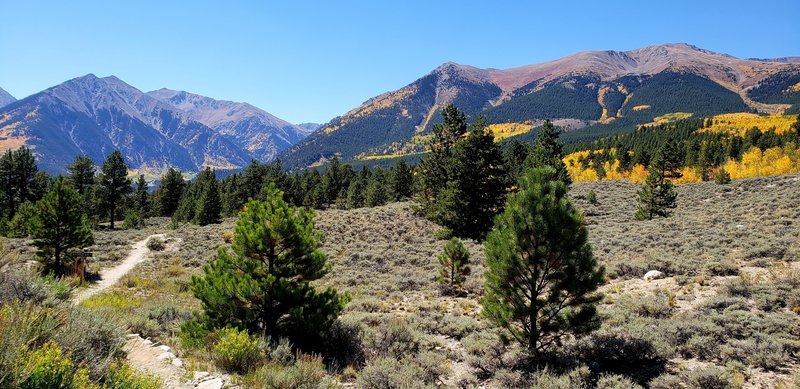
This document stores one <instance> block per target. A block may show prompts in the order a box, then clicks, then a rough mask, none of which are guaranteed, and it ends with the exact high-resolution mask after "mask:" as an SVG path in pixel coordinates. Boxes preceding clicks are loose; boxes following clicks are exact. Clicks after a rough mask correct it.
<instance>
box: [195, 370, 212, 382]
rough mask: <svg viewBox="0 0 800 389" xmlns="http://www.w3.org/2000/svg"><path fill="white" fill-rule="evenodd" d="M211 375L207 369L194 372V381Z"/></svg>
mask: <svg viewBox="0 0 800 389" xmlns="http://www.w3.org/2000/svg"><path fill="white" fill-rule="evenodd" d="M209 375H210V374H208V372H207V371H196V372H194V378H193V380H194V381H201V380H202V379H203V378H206V377H208V376H209Z"/></svg>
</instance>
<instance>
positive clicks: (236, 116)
mask: <svg viewBox="0 0 800 389" xmlns="http://www.w3.org/2000/svg"><path fill="white" fill-rule="evenodd" d="M147 94H148V95H149V96H152V97H154V98H156V99H158V100H160V101H163V102H165V103H167V104H169V105H171V106H172V107H174V108H177V109H179V110H181V111H183V112H185V113H186V114H187V115H188V117H189V118H190V119H191V120H194V121H197V122H200V123H202V124H205V125H206V126H208V127H209V128H211V129H213V130H214V131H216V132H217V133H219V134H222V135H225V136H227V137H228V138H230V139H231V140H233V142H234V143H235V144H236V145H237V146H238V147H239V148H242V149H244V150H247V151H248V152H250V153H251V154H252V155H253V156H254V157H255V158H256V159H257V160H260V161H270V160H272V159H274V158H275V156H276V155H277V154H278V152H280V151H283V150H284V149H286V148H288V147H289V146H291V145H293V144H295V143H297V142H298V141H300V140H301V139H303V138H305V137H306V135H308V133H309V132H308V131H306V130H305V129H304V128H301V127H299V126H295V125H294V124H291V123H289V122H287V121H285V120H282V119H279V118H277V117H275V116H273V115H272V114H270V113H269V112H266V111H264V110H262V109H259V108H256V107H254V106H252V105H250V104H247V103H235V102H232V101H224V100H214V99H212V98H210V97H205V96H200V95H196V94H192V93H188V92H183V91H174V90H170V89H159V90H157V91H152V92H148V93H147Z"/></svg>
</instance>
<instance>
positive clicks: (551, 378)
mask: <svg viewBox="0 0 800 389" xmlns="http://www.w3.org/2000/svg"><path fill="white" fill-rule="evenodd" d="M590 375H591V372H590V371H589V369H588V368H586V367H580V368H577V369H575V370H572V371H571V372H569V373H567V374H563V375H558V374H553V373H551V372H549V371H547V370H546V369H545V370H543V371H538V372H536V373H533V375H532V376H531V379H530V387H531V388H537V389H539V388H541V389H589V388H590V387H591V385H590V384H589V378H590Z"/></svg>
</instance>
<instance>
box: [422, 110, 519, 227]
mask: <svg viewBox="0 0 800 389" xmlns="http://www.w3.org/2000/svg"><path fill="white" fill-rule="evenodd" d="M452 155H453V158H452V162H451V165H450V169H449V171H450V176H451V177H452V182H453V183H454V184H453V185H448V186H447V187H446V191H447V193H446V195H444V196H440V198H441V199H443V200H444V201H443V204H444V205H446V207H447V208H449V209H448V210H447V211H446V212H447V214H449V215H453V216H455V220H450V219H451V218H450V217H444V216H442V215H441V214H440V219H439V221H441V222H443V224H444V225H445V226H446V227H448V228H450V229H452V230H453V232H454V233H455V234H456V235H457V236H465V237H470V238H477V239H480V238H483V236H484V235H485V234H486V232H488V231H489V229H491V227H492V220H493V218H494V216H495V215H496V214H497V213H498V212H500V211H501V210H502V208H503V202H504V201H505V194H506V187H507V178H508V173H507V171H506V169H505V165H504V164H503V152H502V149H501V148H500V146H499V145H498V144H497V143H495V141H494V135H493V134H492V132H491V131H489V130H488V128H487V126H486V123H485V122H484V121H483V118H482V117H481V116H479V117H478V118H477V120H476V122H475V123H474V124H473V125H472V128H471V130H470V132H469V133H468V134H467V137H466V138H464V139H461V140H459V141H458V142H457V143H456V145H455V146H454V147H453V151H452ZM448 202H449V203H450V204H448ZM443 208H444V207H441V206H440V207H439V208H438V210H439V211H440V212H442V211H444V209H443Z"/></svg>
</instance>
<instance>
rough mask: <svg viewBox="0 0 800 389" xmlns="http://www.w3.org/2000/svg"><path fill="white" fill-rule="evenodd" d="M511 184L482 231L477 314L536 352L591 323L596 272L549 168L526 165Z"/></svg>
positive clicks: (579, 221) (576, 218)
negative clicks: (516, 183)
mask: <svg viewBox="0 0 800 389" xmlns="http://www.w3.org/2000/svg"><path fill="white" fill-rule="evenodd" d="M519 185H520V188H519V191H518V192H517V193H513V194H510V195H509V196H508V201H507V202H506V206H505V210H504V211H503V213H501V214H500V215H498V216H497V218H496V219H495V228H494V230H492V232H490V233H489V235H488V237H487V238H486V243H485V247H486V266H487V270H486V273H485V278H486V281H485V290H486V292H485V296H484V299H483V313H484V315H486V317H488V318H489V319H490V320H491V321H492V322H494V323H495V324H497V325H499V326H500V327H503V328H505V329H506V330H507V331H508V332H509V333H510V334H511V336H513V337H514V338H515V339H516V340H518V341H519V342H520V343H521V344H522V345H523V346H525V347H527V349H528V350H529V352H530V353H531V354H532V356H533V357H534V358H538V357H539V356H540V355H541V353H542V352H544V351H547V350H548V349H549V348H550V347H551V346H554V345H558V344H559V343H560V342H561V340H562V338H563V337H564V336H566V335H568V334H573V335H580V334H584V333H587V332H589V331H592V330H594V329H595V328H597V326H598V325H599V321H598V320H597V318H596V313H597V310H596V304H597V302H598V301H599V300H600V299H601V296H600V295H599V294H598V293H596V290H597V288H598V287H599V286H600V285H601V284H602V283H603V274H604V271H603V268H602V267H599V266H598V265H597V261H596V260H595V258H594V256H593V255H592V250H591V246H590V245H589V241H588V233H587V230H586V227H585V226H584V223H583V217H582V215H581V213H580V211H578V210H577V209H575V208H574V207H573V206H572V204H571V203H570V201H569V198H568V197H567V185H566V184H565V183H564V182H563V181H561V179H560V177H558V175H557V174H556V172H555V170H554V169H552V168H551V167H545V168H538V169H532V170H530V171H528V172H527V173H526V174H525V175H524V176H523V177H522V178H521V179H520V180H519Z"/></svg>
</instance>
